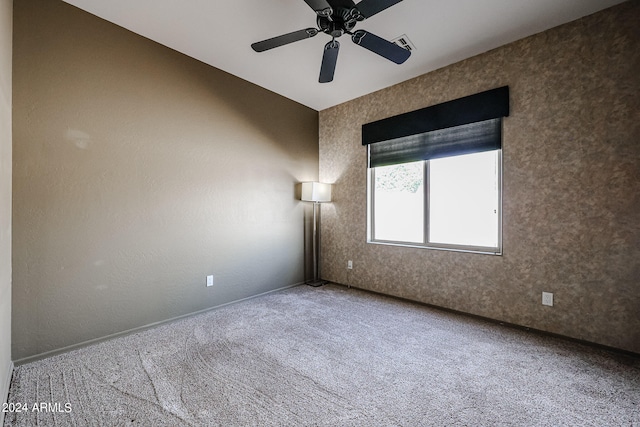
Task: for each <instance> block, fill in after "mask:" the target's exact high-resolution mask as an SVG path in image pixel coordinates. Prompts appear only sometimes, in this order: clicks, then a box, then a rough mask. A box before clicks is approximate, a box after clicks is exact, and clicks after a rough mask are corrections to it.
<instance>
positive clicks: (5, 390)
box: [0, 362, 13, 426]
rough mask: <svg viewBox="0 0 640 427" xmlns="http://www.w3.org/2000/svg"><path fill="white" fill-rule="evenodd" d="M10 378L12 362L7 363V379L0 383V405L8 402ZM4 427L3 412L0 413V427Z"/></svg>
mask: <svg viewBox="0 0 640 427" xmlns="http://www.w3.org/2000/svg"><path fill="white" fill-rule="evenodd" d="M11 377H13V362H9V370H8V371H7V377H6V378H4V379H3V380H4V381H2V383H0V386H1V387H2V388H0V405H1V404H2V403H5V402H8V401H9V386H10V385H11ZM3 425H4V412H2V411H0V426H3Z"/></svg>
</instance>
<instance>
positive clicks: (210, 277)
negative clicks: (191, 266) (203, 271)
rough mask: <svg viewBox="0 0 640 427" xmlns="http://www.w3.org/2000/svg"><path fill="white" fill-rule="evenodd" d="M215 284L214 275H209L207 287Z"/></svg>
mask: <svg viewBox="0 0 640 427" xmlns="http://www.w3.org/2000/svg"><path fill="white" fill-rule="evenodd" d="M209 286H213V275H211V276H207V287H209Z"/></svg>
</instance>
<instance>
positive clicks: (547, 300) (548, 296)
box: [542, 292, 553, 307]
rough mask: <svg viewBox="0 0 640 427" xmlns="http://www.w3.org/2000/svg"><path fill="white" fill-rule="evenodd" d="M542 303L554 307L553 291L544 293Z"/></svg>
mask: <svg viewBox="0 0 640 427" xmlns="http://www.w3.org/2000/svg"><path fill="white" fill-rule="evenodd" d="M542 305H548V306H549V307H553V294H552V293H551V292H543V293H542Z"/></svg>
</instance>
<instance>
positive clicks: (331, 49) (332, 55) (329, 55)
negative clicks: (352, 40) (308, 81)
mask: <svg viewBox="0 0 640 427" xmlns="http://www.w3.org/2000/svg"><path fill="white" fill-rule="evenodd" d="M339 50H340V43H338V41H337V40H331V41H330V42H329V43H327V44H326V45H325V46H324V54H322V65H321V66H320V78H319V79H318V81H319V82H320V83H329V82H330V81H333V74H334V72H335V71H336V63H337V62H338V51H339Z"/></svg>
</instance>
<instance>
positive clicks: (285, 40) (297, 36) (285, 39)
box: [251, 28, 318, 52]
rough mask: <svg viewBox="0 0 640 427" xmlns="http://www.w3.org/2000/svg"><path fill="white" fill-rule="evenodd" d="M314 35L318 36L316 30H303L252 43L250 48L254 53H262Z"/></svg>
mask: <svg viewBox="0 0 640 427" xmlns="http://www.w3.org/2000/svg"><path fill="white" fill-rule="evenodd" d="M316 34H318V30H317V29H315V28H307V29H305V30H298V31H294V32H292V33H287V34H283V35H281V36H277V37H272V38H270V39H267V40H262V41H261V42H256V43H253V44H252V45H251V48H252V49H253V50H255V51H256V52H264V51H265V50H269V49H273V48H274V47H279V46H284V45H285V44H289V43H293V42H297V41H300V40H304V39H308V38H310V37H313V36H315V35H316Z"/></svg>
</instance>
